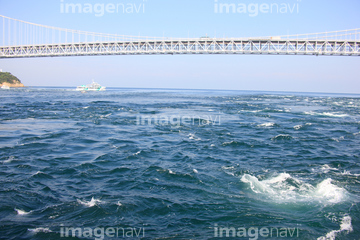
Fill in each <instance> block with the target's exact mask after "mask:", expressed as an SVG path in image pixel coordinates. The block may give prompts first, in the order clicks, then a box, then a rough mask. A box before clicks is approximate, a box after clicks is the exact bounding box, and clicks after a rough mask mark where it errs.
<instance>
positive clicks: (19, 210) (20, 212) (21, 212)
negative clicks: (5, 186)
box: [14, 208, 31, 215]
mask: <svg viewBox="0 0 360 240" xmlns="http://www.w3.org/2000/svg"><path fill="white" fill-rule="evenodd" d="M14 210H15V211H16V212H17V214H18V215H27V214H29V213H31V211H30V212H26V211H24V210H21V209H17V208H15V209H14Z"/></svg>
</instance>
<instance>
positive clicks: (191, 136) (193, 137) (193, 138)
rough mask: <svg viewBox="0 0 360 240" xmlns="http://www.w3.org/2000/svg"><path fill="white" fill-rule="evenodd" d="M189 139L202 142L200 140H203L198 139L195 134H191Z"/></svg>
mask: <svg viewBox="0 0 360 240" xmlns="http://www.w3.org/2000/svg"><path fill="white" fill-rule="evenodd" d="M188 137H189V139H191V140H195V141H200V140H201V138H196V136H195V134H192V133H190V134H189V135H188Z"/></svg>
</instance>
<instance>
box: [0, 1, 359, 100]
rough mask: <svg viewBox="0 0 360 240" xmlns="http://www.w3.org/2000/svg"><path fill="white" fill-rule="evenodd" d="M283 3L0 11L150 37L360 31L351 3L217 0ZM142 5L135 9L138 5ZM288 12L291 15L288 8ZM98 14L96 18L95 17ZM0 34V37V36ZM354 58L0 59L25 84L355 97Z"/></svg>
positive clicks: (4, 5)
mask: <svg viewBox="0 0 360 240" xmlns="http://www.w3.org/2000/svg"><path fill="white" fill-rule="evenodd" d="M217 2H218V3H235V4H239V3H243V4H247V5H249V4H262V3H268V4H272V3H277V4H279V5H281V4H284V3H285V4H287V5H288V6H289V8H288V9H287V10H288V12H287V13H277V12H273V13H259V14H258V15H257V16H250V14H249V13H229V14H226V13H215V4H216V2H215V0H85V1H83V0H37V1H28V0H0V14H1V15H5V16H9V17H12V18H16V19H21V20H24V21H29V22H34V23H39V24H44V25H49V26H56V27H61V28H68V29H76V30H84V31H91V32H102V33H115V34H125V35H135V36H138V35H141V36H155V37H162V36H165V37H201V36H204V35H206V34H207V35H208V36H211V37H251V36H276V35H287V34H300V33H315V32H324V31H336V30H345V29H354V28H359V27H360V24H359V23H360V14H359V9H360V1H358V0H344V1H341V2H340V1H338V0H337V1H335V0H326V1H325V0H317V1H313V0H262V1H257V0H252V1H249V0H217ZM66 3H81V4H85V3H90V4H92V6H95V4H115V5H116V4H120V3H122V4H124V5H128V4H132V5H133V6H137V7H139V8H140V11H139V13H136V12H133V13H123V12H122V11H120V12H117V13H116V12H115V13H110V12H105V13H104V14H103V15H102V16H96V14H95V13H94V12H93V13H79V12H76V13H71V12H64V11H62V10H61V6H62V4H66ZM140 4H142V5H140ZM293 7H295V9H294V11H293V12H292V13H291V12H290V11H291V9H292V8H293ZM98 15H99V14H98ZM1 34H2V33H1ZM359 66H360V58H359V57H325V56H319V57H315V56H256V55H254V56H253V55H251V56H250V55H169V56H161V55H150V56H92V57H60V58H28V59H1V60H0V69H3V71H10V72H12V73H13V74H15V75H16V76H18V77H19V78H20V79H21V80H22V82H23V83H24V84H25V85H27V86H74V87H75V86H77V85H81V84H87V83H89V82H91V79H94V80H96V81H97V82H99V83H101V84H102V85H104V86H107V87H127V88H128V87H129V88H131V87H134V88H185V89H229V90H265V91H298V92H335V93H360V81H359V80H360V75H359V69H360V68H359Z"/></svg>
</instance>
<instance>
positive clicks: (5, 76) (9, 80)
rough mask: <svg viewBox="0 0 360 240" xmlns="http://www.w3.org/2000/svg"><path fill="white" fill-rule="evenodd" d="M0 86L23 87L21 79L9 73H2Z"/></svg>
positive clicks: (0, 74) (0, 73)
mask: <svg viewBox="0 0 360 240" xmlns="http://www.w3.org/2000/svg"><path fill="white" fill-rule="evenodd" d="M0 85H8V86H10V87H23V86H24V85H23V84H22V83H21V81H20V79H18V78H17V77H15V76H14V75H12V74H11V73H9V72H0Z"/></svg>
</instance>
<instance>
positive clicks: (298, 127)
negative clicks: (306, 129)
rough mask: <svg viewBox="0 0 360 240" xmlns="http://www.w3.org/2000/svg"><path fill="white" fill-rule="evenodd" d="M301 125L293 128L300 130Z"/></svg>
mask: <svg viewBox="0 0 360 240" xmlns="http://www.w3.org/2000/svg"><path fill="white" fill-rule="evenodd" d="M302 127H303V125H296V126H294V129H295V130H300V129H301V128H302Z"/></svg>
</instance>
